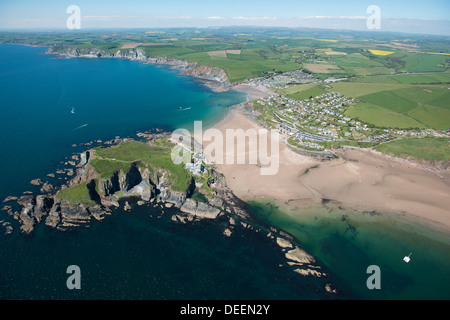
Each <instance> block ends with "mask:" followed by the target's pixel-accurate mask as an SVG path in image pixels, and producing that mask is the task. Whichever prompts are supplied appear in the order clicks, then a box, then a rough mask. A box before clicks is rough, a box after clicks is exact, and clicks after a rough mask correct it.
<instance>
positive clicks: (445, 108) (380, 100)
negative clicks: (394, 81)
mask: <svg viewBox="0 0 450 320" xmlns="http://www.w3.org/2000/svg"><path fill="white" fill-rule="evenodd" d="M339 86H342V84H338V86H337V88H336V90H338V91H339ZM384 87H385V86H381V85H377V86H375V85H374V86H373V90H374V91H375V90H376V89H381V88H384ZM356 88H362V89H364V88H365V84H364V85H362V84H358V85H357V86H356ZM344 89H346V88H345V85H344ZM350 90H351V89H350ZM368 90H371V88H369V89H368ZM344 91H345V90H344ZM362 91H363V90H362ZM355 92H356V91H355ZM350 93H351V92H350ZM358 99H359V100H360V101H362V102H363V103H359V104H357V105H355V106H352V107H350V108H349V109H348V110H347V114H348V115H350V116H353V117H357V118H359V119H361V120H363V121H365V122H368V123H372V124H375V125H377V126H382V127H394V128H424V127H427V128H434V129H438V130H439V129H447V128H450V105H449V104H448V101H450V100H449V99H450V90H449V89H448V88H447V87H444V86H439V85H433V86H415V85H409V86H406V87H402V86H401V85H395V86H392V90H384V91H378V92H374V93H370V94H367V95H362V96H359V97H358ZM383 113H385V115H384V116H383Z"/></svg>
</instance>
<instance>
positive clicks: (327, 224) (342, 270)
mask: <svg viewBox="0 0 450 320" xmlns="http://www.w3.org/2000/svg"><path fill="white" fill-rule="evenodd" d="M252 213H253V215H254V216H255V217H258V218H259V219H261V221H264V222H265V223H268V224H270V225H273V226H276V227H278V228H281V229H283V230H285V231H287V232H289V233H291V234H292V235H294V236H295V237H296V238H297V239H298V240H299V241H300V242H301V244H302V246H303V247H304V248H305V249H306V250H307V251H309V252H310V253H311V254H313V255H314V256H315V257H316V258H318V259H319V260H320V261H321V262H322V263H323V264H325V265H326V266H327V267H328V268H330V269H331V270H333V272H334V273H335V274H336V275H338V277H339V278H340V280H338V281H337V283H338V284H341V285H343V286H349V287H350V288H349V290H350V291H351V292H353V293H354V294H355V295H357V296H358V297H359V298H364V299H450V288H449V285H450V233H448V232H444V231H440V230H436V229H434V228H432V227H431V226H429V225H424V224H422V223H419V222H418V221H413V220H410V219H407V218H406V217H404V216H397V215H393V214H389V213H376V214H374V213H372V214H369V213H362V212H360V211H355V210H351V209H344V208H343V207H342V206H340V205H336V204H332V203H329V204H327V205H316V204H311V203H309V204H306V203H305V204H303V206H302V207H301V208H296V209H293V208H289V207H286V206H282V205H278V204H276V203H273V202H252ZM411 252H412V255H411V261H410V262H409V263H408V264H407V263H405V262H404V261H403V257H404V256H407V255H409V254H410V253H411ZM370 265H377V266H379V267H380V271H381V272H380V274H381V278H380V279H381V280H380V283H381V289H380V290H375V289H374V290H369V289H368V288H367V285H366V282H367V279H368V277H369V276H370V275H371V274H368V273H367V268H368V267H369V266H370Z"/></svg>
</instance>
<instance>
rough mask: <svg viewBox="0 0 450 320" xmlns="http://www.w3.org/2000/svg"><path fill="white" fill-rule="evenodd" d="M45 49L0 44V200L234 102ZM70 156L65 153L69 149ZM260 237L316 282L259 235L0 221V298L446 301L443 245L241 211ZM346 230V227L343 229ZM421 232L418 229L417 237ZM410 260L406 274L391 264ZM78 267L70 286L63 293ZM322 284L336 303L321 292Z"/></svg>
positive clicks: (367, 223)
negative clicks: (6, 228)
mask: <svg viewBox="0 0 450 320" xmlns="http://www.w3.org/2000/svg"><path fill="white" fill-rule="evenodd" d="M46 49H47V48H35V47H26V46H16V45H0V101H1V102H0V114H1V117H0V125H1V130H0V135H1V143H2V150H1V152H0V163H1V166H0V178H1V184H0V200H3V199H4V198H5V197H7V196H20V195H22V193H23V192H25V191H32V192H38V188H39V187H35V186H32V185H31V184H30V181H31V180H32V179H36V178H42V179H43V180H49V181H50V182H52V183H56V184H57V183H61V182H62V181H59V180H57V178H53V179H52V178H47V177H46V175H47V174H49V173H54V172H55V171H56V170H58V169H62V168H64V167H65V166H64V164H63V163H64V162H65V161H67V159H68V158H70V156H71V155H72V154H74V153H76V152H80V151H82V150H85V149H87V148H89V147H87V146H83V145H82V144H84V143H88V142H90V141H93V140H98V139H101V140H103V141H105V140H110V139H113V138H114V137H116V136H120V137H135V134H136V132H137V131H141V132H142V131H146V130H152V129H156V128H160V129H164V130H174V129H177V128H190V126H192V123H193V121H194V120H203V121H204V126H208V125H209V124H212V123H214V122H216V121H218V120H219V119H221V118H222V117H224V115H226V113H227V111H228V107H229V106H231V105H234V104H237V103H240V102H243V101H245V99H246V97H245V95H243V94H242V93H239V92H235V91H229V92H224V93H215V92H212V91H211V90H209V89H208V88H207V87H205V86H204V85H203V84H202V83H201V82H199V81H198V80H196V79H194V78H191V77H187V76H183V75H180V74H179V72H178V71H176V70H173V69H170V68H167V67H164V66H157V65H148V64H142V63H139V62H132V61H127V60H120V59H62V58H58V57H55V56H51V55H44V54H43V53H44V52H45V51H46ZM74 144H75V145H77V147H73V145H74ZM249 205H250V208H251V213H252V215H253V217H254V219H255V221H257V222H258V223H259V225H260V226H261V227H262V228H269V227H270V226H271V225H273V226H276V227H278V228H280V229H283V230H286V231H287V232H290V233H291V234H292V235H294V236H295V237H296V239H297V240H298V241H299V242H300V243H302V245H303V246H304V247H305V248H306V249H307V250H308V251H310V252H311V253H312V254H313V255H314V256H315V257H316V258H317V260H318V263H319V265H321V266H322V268H323V270H324V271H326V272H327V273H328V274H329V276H328V277H327V278H326V279H316V278H305V277H302V276H299V275H298V274H295V273H294V272H293V271H292V268H288V267H286V264H285V259H284V254H283V253H282V252H281V251H280V249H279V248H278V247H277V246H274V245H273V242H271V241H269V240H268V238H267V237H266V236H265V233H264V232H260V233H257V232H254V231H251V230H247V229H243V228H241V229H239V228H237V230H235V232H234V233H233V235H232V236H231V237H230V238H227V237H225V236H223V229H224V226H223V225H222V224H221V222H220V221H219V222H203V223H200V224H197V225H194V226H187V225H178V224H173V223H171V221H170V216H171V214H173V213H176V209H165V214H164V215H162V216H161V209H158V208H153V207H152V206H141V207H139V206H136V205H133V208H132V210H131V212H126V211H121V210H117V211H116V212H114V214H113V215H111V216H108V217H106V218H105V220H104V221H102V222H93V223H91V224H90V227H89V228H80V229H77V230H76V231H72V232H60V231H56V230H53V229H49V228H48V227H46V226H45V225H43V224H40V225H37V227H36V229H35V230H34V232H33V233H32V234H31V235H30V236H25V235H23V234H21V233H20V231H19V225H18V223H17V222H16V221H14V220H13V219H12V217H10V216H8V215H7V213H6V212H5V211H0V220H6V221H10V222H11V223H12V225H13V227H14V232H13V233H12V234H10V235H3V234H0V270H1V272H0V299H289V300H291V299H329V298H338V299H361V298H362V299H411V298H412V299H427V298H429V299H435V298H438V299H439V298H441V299H449V298H450V290H448V289H447V288H448V284H450V275H449V270H450V236H449V235H448V234H447V233H442V232H437V231H436V232H435V231H434V230H433V229H427V228H425V227H424V228H416V229H415V228H411V225H410V224H408V223H404V222H401V221H400V222H398V221H397V220H395V223H393V222H392V221H393V220H392V219H391V217H390V216H389V215H384V214H382V215H380V216H376V217H367V216H363V215H361V214H359V213H355V212H353V211H351V210H347V211H342V210H341V209H333V210H331V209H329V208H322V207H318V208H312V209H311V208H310V209H308V210H307V212H306V211H305V212H303V214H302V212H295V213H293V212H290V211H289V210H287V209H284V208H282V207H279V206H277V205H276V204H272V203H265V202H253V203H250V204H249ZM349 226H350V227H349ZM424 230H425V231H424ZM409 251H414V255H413V260H412V261H411V263H410V264H409V265H406V264H405V263H403V262H402V258H403V255H404V254H409ZM369 264H379V265H380V268H381V270H382V289H381V290H379V291H373V290H369V289H368V288H367V286H366V279H367V277H368V276H369V275H368V274H367V273H366V268H367V266H368V265H369ZM70 265H78V266H79V267H80V269H81V274H82V288H81V289H80V290H68V289H67V287H66V280H67V277H68V274H67V273H66V269H67V267H68V266H70ZM324 283H332V284H333V285H335V286H336V287H337V288H338V289H339V294H338V295H336V296H330V295H329V294H327V293H325V292H324V290H323V288H324Z"/></svg>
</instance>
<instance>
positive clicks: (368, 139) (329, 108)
mask: <svg viewBox="0 0 450 320" xmlns="http://www.w3.org/2000/svg"><path fill="white" fill-rule="evenodd" d="M353 103H355V100H354V99H352V98H349V97H346V96H344V95H342V94H340V93H337V92H333V91H331V92H327V93H325V94H323V95H320V96H317V97H310V98H309V99H305V100H296V99H293V98H289V97H286V96H284V95H281V94H276V95H271V96H268V97H266V98H262V99H259V100H257V101H255V105H254V108H255V109H262V110H264V111H268V112H270V114H269V116H268V117H264V119H265V122H266V125H268V126H270V127H272V128H276V129H278V130H279V131H280V133H282V134H284V135H286V136H287V137H288V138H290V139H289V140H288V141H289V142H290V143H291V144H294V145H297V146H300V147H302V148H305V149H312V150H318V151H320V150H324V149H326V148H327V147H333V146H339V145H341V144H343V143H350V144H351V143H372V144H380V143H384V142H388V141H392V140H395V139H398V138H401V137H426V136H433V137H446V135H445V134H443V133H440V132H438V131H436V130H430V129H422V130H419V129H409V130H405V129H404V130H400V129H395V128H389V129H387V128H377V127H374V126H371V125H370V124H367V123H364V122H362V121H359V120H357V119H353V118H351V117H349V116H348V115H346V114H345V111H346V110H347V108H348V107H349V106H350V105H351V104H353ZM292 142H294V143H292Z"/></svg>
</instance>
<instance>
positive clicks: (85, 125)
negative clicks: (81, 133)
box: [73, 123, 89, 131]
mask: <svg viewBox="0 0 450 320" xmlns="http://www.w3.org/2000/svg"><path fill="white" fill-rule="evenodd" d="M88 124H89V123H86V124H83V125H82V126H79V127H78V128H75V129H73V131H75V130H78V129H81V128H84V127H87V126H88Z"/></svg>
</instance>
